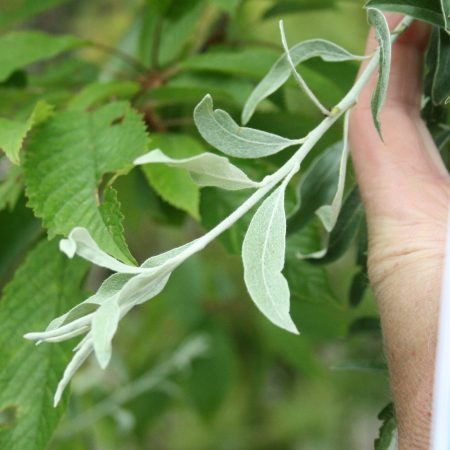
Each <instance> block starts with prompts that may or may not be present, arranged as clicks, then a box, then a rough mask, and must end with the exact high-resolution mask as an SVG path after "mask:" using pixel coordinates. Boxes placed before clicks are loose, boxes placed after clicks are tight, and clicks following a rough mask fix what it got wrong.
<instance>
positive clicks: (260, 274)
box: [242, 184, 298, 334]
mask: <svg viewBox="0 0 450 450" xmlns="http://www.w3.org/2000/svg"><path fill="white" fill-rule="evenodd" d="M285 189H286V186H285V184H283V185H281V186H280V187H279V188H277V189H276V190H275V191H274V192H273V193H272V194H271V195H270V196H269V197H267V198H266V199H265V200H264V202H263V203H262V205H261V206H260V207H259V208H258V210H257V211H256V213H255V215H254V216H253V219H252V221H251V222H250V226H249V227H248V230H247V234H246V235H245V239H244V243H243V244H242V261H243V263H244V280H245V285H246V286H247V289H248V292H249V294H250V297H251V298H252V300H253V301H254V303H255V304H256V306H257V307H258V308H259V310H260V311H261V312H262V313H263V314H264V315H265V316H266V317H267V318H268V319H269V320H270V321H271V322H272V323H274V324H275V325H277V326H279V327H280V328H283V329H285V330H287V331H290V332H292V333H297V334H298V330H297V327H296V326H295V324H294V322H293V321H292V319H291V316H290V314H289V309H290V293H289V286H288V283H287V281H286V279H285V278H284V276H283V274H282V273H281V271H282V270H283V266H284V258H285V249H286V213H285V210H284V194H285Z"/></svg>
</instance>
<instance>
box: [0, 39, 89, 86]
mask: <svg viewBox="0 0 450 450" xmlns="http://www.w3.org/2000/svg"><path fill="white" fill-rule="evenodd" d="M87 43H88V41H86V40H83V39H80V38H77V37H74V36H52V35H50V34H46V33H42V32H40V31H16V32H13V33H9V34H5V35H3V36H1V37H0V81H3V80H5V79H6V78H8V77H9V76H10V75H11V74H12V73H13V72H14V71H15V70H17V69H21V68H22V67H26V66H28V65H30V64H33V63H36V62H38V61H42V60H45V59H49V58H52V57H54V56H56V55H58V54H60V53H62V52H65V51H67V50H71V49H74V48H77V47H81V46H83V45H87Z"/></svg>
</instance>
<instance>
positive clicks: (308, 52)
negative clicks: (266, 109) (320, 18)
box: [242, 39, 363, 124]
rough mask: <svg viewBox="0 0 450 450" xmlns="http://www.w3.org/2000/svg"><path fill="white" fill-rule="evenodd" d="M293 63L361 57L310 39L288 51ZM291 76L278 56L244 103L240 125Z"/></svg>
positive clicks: (327, 42) (324, 42) (333, 45)
mask: <svg viewBox="0 0 450 450" xmlns="http://www.w3.org/2000/svg"><path fill="white" fill-rule="evenodd" d="M289 52H290V54H291V58H292V61H293V63H294V64H295V65H296V66H297V65H298V64H300V63H301V62H303V61H306V60H307V59H310V58H315V57H320V58H322V59H323V60H324V61H329V62H333V61H334V62H337V61H350V60H360V59H363V57H360V56H355V55H353V54H351V53H349V52H348V51H347V50H345V49H343V48H342V47H340V46H339V45H336V44H333V43H332V42H329V41H326V40H323V39H312V40H309V41H304V42H301V43H300V44H297V45H294V46H293V47H291V48H290V49H289ZM290 75H291V66H290V64H289V62H288V60H287V58H286V55H283V56H280V57H279V58H278V60H277V61H276V62H275V64H274V65H273V66H272V68H271V69H270V71H269V73H267V75H266V76H265V77H264V78H263V79H262V80H261V81H260V82H259V84H258V85H257V86H256V88H255V89H254V91H253V92H252V94H251V95H250V97H249V98H248V99H247V102H246V103H245V106H244V109H243V111H242V123H243V124H246V123H247V122H248V121H249V120H250V118H251V117H252V115H253V113H254V112H255V110H256V107H257V106H258V105H259V103H261V101H262V100H264V99H265V98H267V97H268V96H269V95H271V94H273V93H274V92H275V91H276V90H277V89H278V88H280V87H281V86H282V85H283V84H284V83H285V82H286V81H287V80H288V78H289V76H290Z"/></svg>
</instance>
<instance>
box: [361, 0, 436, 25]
mask: <svg viewBox="0 0 450 450" xmlns="http://www.w3.org/2000/svg"><path fill="white" fill-rule="evenodd" d="M440 6H441V5H440V4H439V1H438V0H369V1H368V2H367V3H366V7H373V8H378V9H381V10H383V11H387V12H398V13H402V14H406V15H408V16H412V17H414V18H416V19H419V20H423V21H425V22H429V23H432V24H434V25H438V26H440V27H443V26H444V18H443V14H442V10H441V7H440Z"/></svg>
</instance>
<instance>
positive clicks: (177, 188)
mask: <svg viewBox="0 0 450 450" xmlns="http://www.w3.org/2000/svg"><path fill="white" fill-rule="evenodd" d="M151 145H152V147H153V146H154V147H157V148H160V149H161V150H162V151H163V152H164V153H165V154H167V155H168V156H169V157H191V156H193V155H198V154H200V153H202V152H203V150H204V148H203V146H202V145H201V144H200V143H199V142H198V141H197V140H195V139H193V138H192V137H190V136H187V135H175V134H160V135H152V141H151ZM142 170H143V172H144V174H145V176H146V178H147V180H148V182H149V184H151V186H152V187H153V188H154V189H155V191H156V192H157V193H158V194H159V195H160V196H161V198H163V199H164V200H165V201H166V202H168V203H169V204H171V205H172V206H175V207H176V208H178V209H181V210H183V211H186V212H187V213H188V214H190V215H191V216H192V217H194V218H195V219H199V218H200V215H199V203H200V190H199V187H198V186H197V184H196V183H195V182H194V181H193V180H192V178H191V176H190V175H189V172H188V171H187V170H185V169H182V168H179V167H168V166H164V165H161V164H158V165H156V164H148V165H145V166H142Z"/></svg>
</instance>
